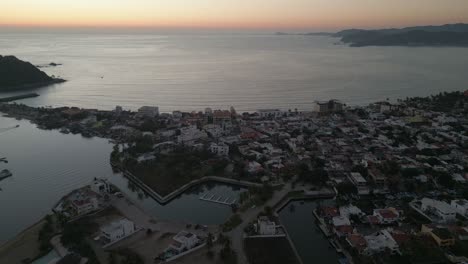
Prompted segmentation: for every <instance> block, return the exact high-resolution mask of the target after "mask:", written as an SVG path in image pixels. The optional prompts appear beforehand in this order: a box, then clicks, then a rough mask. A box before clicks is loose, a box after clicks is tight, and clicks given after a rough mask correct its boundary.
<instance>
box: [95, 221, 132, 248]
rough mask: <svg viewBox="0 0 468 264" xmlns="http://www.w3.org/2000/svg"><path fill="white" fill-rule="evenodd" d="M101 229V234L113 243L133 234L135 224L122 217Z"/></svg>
mask: <svg viewBox="0 0 468 264" xmlns="http://www.w3.org/2000/svg"><path fill="white" fill-rule="evenodd" d="M100 229H101V235H102V236H103V237H104V238H105V239H106V240H107V241H108V243H112V242H115V241H117V240H120V239H122V238H124V237H127V236H129V235H131V234H133V233H134V232H135V224H134V223H133V222H132V221H130V220H128V219H126V218H122V219H119V220H116V221H113V222H111V223H109V224H108V225H105V226H103V227H101V228H100Z"/></svg>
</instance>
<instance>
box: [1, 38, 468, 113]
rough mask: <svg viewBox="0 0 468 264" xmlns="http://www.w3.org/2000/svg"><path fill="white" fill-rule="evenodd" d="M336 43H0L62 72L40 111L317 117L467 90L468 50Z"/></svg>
mask: <svg viewBox="0 0 468 264" xmlns="http://www.w3.org/2000/svg"><path fill="white" fill-rule="evenodd" d="M337 41H338V39H336V38H332V37H324V36H276V35H273V34H270V33H265V34H182V35H177V34H154V35H151V34H146V35H145V34H133V35H129V34H126V35H124V34H121V35H117V34H84V33H82V34H78V33H76V34H63V33H62V34H58V33H56V34H53V33H47V34H46V33H44V34H20V33H0V54H1V55H15V56H17V57H18V58H20V59H22V60H26V61H30V62H31V63H33V64H35V65H46V64H48V63H50V62H55V63H60V64H63V65H61V66H57V67H47V68H42V70H44V71H45V72H47V73H48V74H50V75H55V76H60V77H62V78H65V79H67V80H68V82H66V83H63V84H57V85H52V86H49V87H46V88H41V89H38V90H36V91H37V92H38V93H39V94H40V95H41V96H40V97H38V98H32V99H25V100H23V101H22V102H24V103H26V104H29V105H36V106H37V105H39V106H79V107H86V108H99V109H113V108H114V107H115V106H116V105H120V106H123V107H124V108H126V109H137V108H139V107H140V106H142V105H156V106H159V107H160V110H161V111H162V112H170V111H173V110H188V111H192V110H203V109H204V108H205V107H212V108H224V109H226V108H229V107H230V106H234V107H235V108H236V109H237V110H238V111H255V110H256V109H259V108H272V107H274V108H281V109H284V110H286V109H294V108H298V109H300V110H310V109H311V108H312V106H311V105H312V102H313V101H314V100H327V99H330V98H334V99H340V100H343V101H344V102H345V103H347V104H349V105H362V104H367V103H370V102H374V101H379V100H386V99H387V98H389V99H391V100H394V99H397V98H405V97H407V96H427V95H430V94H432V93H438V92H440V91H452V90H465V89H467V87H468V77H467V75H466V69H467V68H468V60H467V58H468V48H448V47H447V48H441V47H363V48H351V47H348V46H346V45H334V44H335V43H336V42H337ZM9 94H11V93H9ZM9 94H0V97H1V96H3V95H5V96H6V95H9Z"/></svg>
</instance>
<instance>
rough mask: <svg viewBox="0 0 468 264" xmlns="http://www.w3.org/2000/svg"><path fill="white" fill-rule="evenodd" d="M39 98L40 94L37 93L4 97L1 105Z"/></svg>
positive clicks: (0, 101)
mask: <svg viewBox="0 0 468 264" xmlns="http://www.w3.org/2000/svg"><path fill="white" fill-rule="evenodd" d="M38 96H39V94H37V93H27V94H20V95H15V96H9V97H3V98H0V103H7V102H12V101H16V100H21V99H26V98H33V97H38Z"/></svg>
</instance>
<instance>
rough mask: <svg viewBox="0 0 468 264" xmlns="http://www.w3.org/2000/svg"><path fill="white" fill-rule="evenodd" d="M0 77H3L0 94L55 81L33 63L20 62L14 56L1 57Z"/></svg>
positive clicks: (0, 80) (0, 82)
mask: <svg viewBox="0 0 468 264" xmlns="http://www.w3.org/2000/svg"><path fill="white" fill-rule="evenodd" d="M0 76H2V78H0V92H1V91H6V90H15V89H21V88H30V87H31V86H37V85H40V84H47V83H51V82H53V81H54V79H53V78H51V77H49V76H48V75H47V74H46V73H44V72H43V71H40V70H39V69H37V68H36V67H35V66H34V65H32V64H31V63H29V62H25V61H22V60H19V59H17V58H16V57H14V56H1V55H0Z"/></svg>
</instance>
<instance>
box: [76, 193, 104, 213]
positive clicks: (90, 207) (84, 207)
mask: <svg viewBox="0 0 468 264" xmlns="http://www.w3.org/2000/svg"><path fill="white" fill-rule="evenodd" d="M71 207H72V208H73V210H74V211H75V214H76V215H84V214H87V213H90V212H92V211H94V210H97V209H99V202H98V199H97V198H96V197H86V198H78V199H73V200H71Z"/></svg>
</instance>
